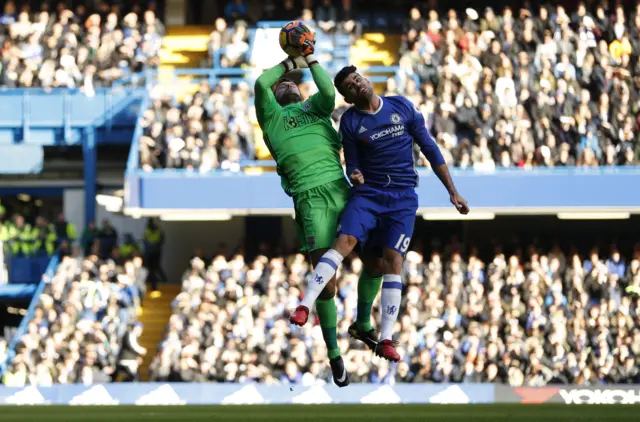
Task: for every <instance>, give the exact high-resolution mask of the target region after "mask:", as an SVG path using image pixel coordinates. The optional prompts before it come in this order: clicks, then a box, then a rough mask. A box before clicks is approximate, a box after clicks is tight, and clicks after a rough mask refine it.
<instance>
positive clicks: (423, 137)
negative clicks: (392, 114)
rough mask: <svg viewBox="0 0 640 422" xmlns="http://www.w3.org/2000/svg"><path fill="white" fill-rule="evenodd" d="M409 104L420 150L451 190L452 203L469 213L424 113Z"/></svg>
mask: <svg viewBox="0 0 640 422" xmlns="http://www.w3.org/2000/svg"><path fill="white" fill-rule="evenodd" d="M408 106H409V107H410V110H411V111H410V112H411V113H412V114H413V117H412V119H411V123H410V126H409V132H410V133H411V136H412V137H413V139H414V140H415V141H416V142H417V144H418V146H419V147H420V151H422V153H423V154H424V156H425V157H427V160H428V161H429V164H431V168H432V169H433V171H434V173H435V174H436V175H437V176H438V179H440V181H441V182H442V184H443V185H444V187H445V188H446V189H447V192H449V197H450V199H451V203H452V204H453V205H454V206H455V207H456V209H457V210H458V211H459V212H460V213H461V214H467V213H468V212H469V206H468V205H467V201H465V200H464V198H462V196H460V194H459V193H458V190H457V189H456V186H455V184H454V183H453V179H452V178H451V172H450V171H449V167H448V166H447V163H446V162H445V161H444V157H443V156H442V153H441V152H440V148H439V147H438V144H436V141H435V140H434V139H433V137H432V136H431V134H430V133H429V131H428V130H427V125H426V124H425V121H424V117H423V116H422V113H420V112H419V111H418V110H417V109H416V108H415V107H413V106H412V105H408Z"/></svg>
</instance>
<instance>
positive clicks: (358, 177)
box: [349, 170, 364, 186]
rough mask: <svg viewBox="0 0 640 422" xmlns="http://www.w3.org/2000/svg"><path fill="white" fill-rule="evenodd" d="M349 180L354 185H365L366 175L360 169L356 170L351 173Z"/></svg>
mask: <svg viewBox="0 0 640 422" xmlns="http://www.w3.org/2000/svg"><path fill="white" fill-rule="evenodd" d="M349 180H350V181H351V184H352V185H353V186H360V185H364V176H363V175H362V173H361V172H360V170H355V171H353V172H352V173H351V174H350V175H349Z"/></svg>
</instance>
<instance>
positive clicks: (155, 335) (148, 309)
mask: <svg viewBox="0 0 640 422" xmlns="http://www.w3.org/2000/svg"><path fill="white" fill-rule="evenodd" d="M160 291H161V292H162V296H160V297H159V298H155V299H153V298H151V292H150V289H149V290H147V294H146V295H145V297H144V303H143V305H144V306H143V308H142V315H140V316H138V321H140V322H141V323H142V324H144V330H143V332H142V336H141V337H140V341H139V342H140V345H141V346H142V347H144V348H146V349H147V354H146V355H145V356H144V357H143V361H142V365H140V380H141V381H148V380H149V365H151V361H152V360H153V358H154V357H155V355H156V352H157V350H158V345H159V344H160V342H162V340H163V339H164V332H165V327H166V325H167V323H168V322H169V318H170V317H171V302H172V301H173V299H175V297H176V296H177V295H178V293H180V285H179V284H162V285H161V286H160Z"/></svg>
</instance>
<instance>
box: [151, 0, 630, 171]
mask: <svg viewBox="0 0 640 422" xmlns="http://www.w3.org/2000/svg"><path fill="white" fill-rule="evenodd" d="M307 3H310V4H312V2H307ZM325 4H326V5H325ZM639 11H640V6H638V7H637V8H636V9H633V10H628V11H625V10H624V8H623V7H622V6H618V7H611V8H609V7H608V6H606V4H601V5H599V6H597V7H595V6H594V7H593V8H591V9H589V8H587V7H586V6H585V4H584V3H582V2H581V3H579V5H578V7H577V8H576V9H575V10H565V9H564V7H563V6H557V7H551V6H548V5H546V4H545V5H541V6H539V7H538V6H536V7H535V8H527V9H519V10H518V9H511V8H509V7H506V8H504V9H503V10H493V9H491V8H486V9H484V10H481V11H476V10H474V9H467V11H466V13H465V14H458V13H457V12H456V11H455V10H449V11H448V12H447V13H443V14H438V12H437V11H436V10H434V9H427V10H424V11H421V9H419V8H413V9H412V10H411V12H410V15H409V17H408V18H407V19H406V20H405V22H404V26H403V28H404V30H403V33H404V34H405V35H404V36H403V37H402V44H401V50H400V62H399V63H400V69H399V71H398V72H397V74H396V76H395V77H392V78H389V80H388V81H387V83H386V87H381V88H382V91H383V92H384V94H386V95H405V96H407V97H408V98H409V99H410V100H411V101H412V102H414V104H416V106H417V107H418V108H419V109H420V111H422V113H423V115H424V116H425V118H426V121H427V126H428V128H429V130H430V131H431V133H432V134H433V136H434V137H435V138H436V139H437V141H438V144H439V145H440V147H441V149H442V150H443V152H444V154H445V158H446V160H447V162H448V163H449V164H450V165H455V166H457V167H461V168H474V169H476V170H493V169H495V168H510V167H520V168H525V169H527V168H532V167H536V166H547V167H552V166H573V165H578V166H585V167H595V166H603V165H635V164H637V162H638V157H639V156H640V146H639V145H640V144H639V143H638V139H637V133H638V125H639V124H640V123H639V120H638V116H639V114H638V112H639V111H640V110H639V109H640V97H639V89H640V64H639V63H640V62H637V57H638V54H637V52H638V49H639V48H640V44H639V41H638V40H639V39H640V37H639V31H640V14H639V13H638V12H639ZM292 16H294V17H296V16H297V17H298V18H303V19H305V20H306V21H308V22H310V24H311V25H313V26H314V27H315V28H316V30H319V31H321V32H322V33H324V31H326V32H327V35H329V37H335V36H338V35H337V34H339V33H340V30H339V28H340V27H341V26H340V25H342V24H341V23H340V22H346V21H342V20H341V19H348V18H349V16H348V15H345V16H344V17H340V14H339V13H338V12H337V9H336V7H335V6H334V5H333V3H331V2H330V1H328V2H321V4H319V5H318V7H317V8H316V10H315V11H314V9H313V8H311V7H310V8H308V9H304V11H303V12H302V13H299V12H298V13H297V14H295V13H294V14H292ZM245 28H246V25H245V24H244V23H243V21H236V24H235V25H234V26H233V27H232V29H229V28H227V25H226V23H225V21H224V19H222V18H220V19H218V21H217V22H216V30H215V31H214V32H213V33H212V36H211V46H212V47H211V48H212V51H213V50H215V49H216V48H222V49H224V48H225V46H229V51H231V53H227V52H225V53H223V59H222V60H225V65H229V66H232V65H233V64H236V65H241V64H242V63H244V62H245V61H246V57H245V56H244V55H243V53H244V52H246V51H248V45H247V43H246V29H245ZM350 28H351V27H350ZM356 29H357V25H356V27H355V29H354V28H351V32H348V31H347V32H348V33H350V34H353V33H357V31H356ZM329 39H331V38H329ZM225 51H226V50H225ZM225 54H230V56H229V57H226V58H225ZM220 85H222V86H220ZM304 85H305V86H304V87H303V93H305V95H310V94H311V93H313V92H314V87H313V86H306V85H312V84H308V83H306V84H304ZM223 90H224V91H225V92H228V94H229V95H226V96H220V97H218V101H213V100H211V98H210V95H211V92H214V93H219V92H221V91H223ZM236 93H239V94H237V95H236ZM250 95H251V88H250V87H248V86H246V85H245V84H240V85H238V86H235V85H234V86H231V84H230V83H229V82H228V81H222V82H221V83H220V84H219V85H218V86H214V87H203V88H202V89H201V90H200V92H199V93H197V94H196V95H195V97H192V96H188V97H187V98H186V99H183V100H182V101H180V102H179V108H181V109H182V110H183V111H184V112H186V111H187V110H188V109H189V108H193V106H194V101H195V102H196V103H197V102H201V103H205V102H206V103H207V104H208V106H207V112H206V113H201V114H195V113H192V114H191V115H189V116H186V115H183V119H182V120H183V121H182V123H183V124H186V123H189V124H191V122H192V121H194V120H195V121H199V122H200V123H201V126H202V131H200V133H199V134H198V135H199V136H195V137H194V138H193V140H194V142H188V141H187V139H186V138H183V137H179V136H178V139H179V140H180V141H181V142H178V143H176V145H180V146H181V147H180V152H179V155H181V156H183V157H186V156H189V157H192V158H191V159H187V160H185V159H184V158H183V159H181V160H168V159H160V160H154V159H152V158H150V156H155V157H159V156H160V157H168V156H170V155H171V154H172V153H175V150H174V149H172V148H171V146H170V145H169V144H165V145H155V146H153V147H152V148H151V149H155V150H154V151H151V154H149V151H148V150H146V149H143V150H142V151H141V154H142V156H141V158H142V160H143V166H145V168H148V169H150V168H157V167H163V166H166V167H178V168H193V169H194V170H195V169H200V166H199V165H198V163H193V161H194V160H193V158H198V157H199V160H197V161H199V162H200V163H202V162H204V165H202V167H201V171H208V170H209V169H211V168H212V164H211V162H212V160H211V159H210V155H211V154H210V152H211V148H208V147H210V146H211V145H212V144H215V145H217V146H216V148H215V149H216V153H217V155H218V156H221V155H224V151H223V150H226V149H229V145H230V144H231V143H233V144H234V146H235V148H237V149H240V150H242V154H240V157H238V158H239V159H255V158H258V159H268V158H270V156H269V154H268V151H266V148H264V146H263V142H262V139H261V134H260V133H259V131H258V130H257V129H256V128H255V118H254V117H252V116H254V114H255V111H254V110H253V109H252V108H253V107H252V103H251V101H250V100H249V98H250ZM240 99H243V100H242V101H240ZM195 105H196V106H197V105H198V104H195ZM346 107H347V105H346V104H345V103H344V102H343V101H342V100H341V99H340V98H339V99H338V100H337V104H336V112H335V113H334V122H335V124H336V127H337V125H338V123H339V119H340V116H341V114H342V112H344V110H345V109H346ZM212 119H216V120H217V121H216V122H215V124H212V123H213V122H212ZM250 123H251V124H250ZM238 126H240V127H241V129H238ZM171 129H172V126H171V125H170V126H169V127H167V126H166V125H165V127H163V130H162V131H160V128H159V127H158V129H157V130H158V133H161V134H164V133H166V132H169V133H168V135H169V137H172V136H173V135H174V133H172V132H173V131H172V130H171ZM211 133H214V135H211ZM185 136H186V135H185ZM210 136H211V137H210ZM227 137H231V138H232V141H230V142H229V141H228V142H227V144H228V145H227V146H225V145H223V144H224V142H221V140H216V141H214V140H213V139H219V138H227ZM212 138H213V139H212ZM240 138H242V139H240ZM187 144H188V145H187ZM205 152H207V153H209V154H208V156H207V157H206V158H205ZM416 161H417V163H418V165H422V166H426V165H428V164H427V162H426V160H425V159H424V157H421V156H420V153H419V151H418V150H416ZM222 162H224V159H222V160H218V162H217V165H213V168H218V167H220V166H221V164H222Z"/></svg>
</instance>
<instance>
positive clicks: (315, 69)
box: [300, 38, 336, 116]
mask: <svg viewBox="0 0 640 422" xmlns="http://www.w3.org/2000/svg"><path fill="white" fill-rule="evenodd" d="M300 42H301V43H302V44H301V46H300V48H301V51H302V56H303V57H304V60H305V62H306V63H307V66H308V67H309V69H311V76H313V82H315V84H316V86H317V87H318V92H317V93H316V94H314V95H312V96H311V98H309V103H310V104H311V106H312V107H313V108H315V109H316V111H318V113H320V114H322V115H324V116H330V115H331V113H333V109H334V107H335V104H336V90H335V88H334V87H333V81H331V77H330V76H329V74H328V73H327V71H326V70H324V68H323V67H322V66H320V63H318V60H317V59H316V56H315V54H314V53H315V44H314V41H312V40H310V39H306V38H304V39H301V41H300Z"/></svg>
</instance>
